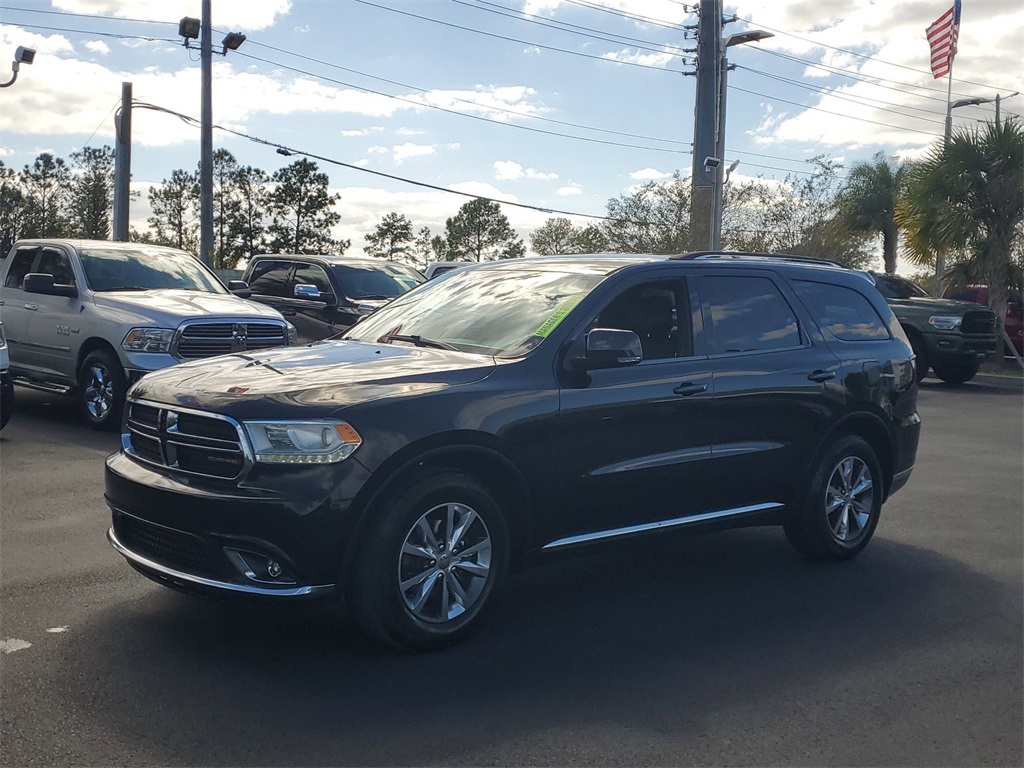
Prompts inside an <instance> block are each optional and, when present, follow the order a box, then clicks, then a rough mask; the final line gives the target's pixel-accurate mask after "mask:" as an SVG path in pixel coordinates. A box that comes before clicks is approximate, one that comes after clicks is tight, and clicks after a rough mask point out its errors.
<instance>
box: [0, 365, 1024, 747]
mask: <svg viewBox="0 0 1024 768" xmlns="http://www.w3.org/2000/svg"><path fill="white" fill-rule="evenodd" d="M17 394H18V402H17V411H16V413H15V416H14V418H13V419H12V421H11V423H10V425H9V426H8V427H7V428H5V429H4V431H3V432H2V433H0V622H2V628H0V642H2V643H3V646H2V650H3V653H2V654H0V665H2V666H0V699H2V707H0V725H2V728H0V765H3V766H36V765H40V766H41V765H48V766H52V765H89V766H101V765H102V766H107V765H117V766H129V765H130V766H143V765H146V766H148V765H175V766H178V765H181V766H185V765H629V766H637V765H1007V766H1019V765H1022V764H1024V747H1022V741H1024V736H1022V731H1024V726H1022V723H1024V706H1022V697H1024V691H1022V681H1024V599H1022V596H1024V561H1022V552H1024V509H1022V508H1024V409H1022V404H1024V398H1022V396H1021V393H1020V389H1019V388H1013V387H1006V386H1004V385H1003V383H1001V382H999V383H990V382H989V381H988V380H987V378H986V379H978V380H975V381H973V382H971V383H969V384H967V385H964V386H960V387H949V386H945V385H942V384H940V383H938V382H937V381H933V380H931V379H928V380H926V381H925V382H924V384H923V386H922V388H921V392H920V411H921V415H922V419H923V424H924V426H923V432H922V442H921V446H920V450H919V453H918V464H917V468H916V469H915V471H914V474H913V476H912V477H911V479H910V483H909V484H908V486H907V487H906V489H904V490H903V491H901V492H900V493H899V494H897V495H896V496H894V497H893V498H892V499H891V500H890V501H889V502H888V503H887V504H886V506H885V508H884V511H883V516H882V519H881V522H880V524H879V528H878V531H877V533H876V536H875V540H874V541H873V542H872V543H871V545H870V546H869V547H868V548H867V550H866V551H865V552H864V553H863V554H862V555H861V556H860V557H859V558H857V559H856V560H854V561H853V562H850V563H846V564H840V565H820V564H809V563H806V562H804V561H802V560H801V559H800V558H799V557H797V556H796V555H795V554H794V553H793V551H792V550H791V548H790V547H789V546H788V545H787V543H786V542H785V539H784V537H783V536H782V533H781V532H780V531H778V530H774V529H750V530H741V531H732V532H729V533H723V534H712V535H706V536H696V537H690V538H671V539H657V540H646V541H643V542H640V543H639V546H633V547H631V548H628V549H625V548H619V549H612V550H602V551H601V552H599V553H596V554H593V555H590V556H584V557H576V558H573V559H562V560H559V561H557V562H552V563H550V564H547V565H544V566H542V567H540V568H538V569H536V570H533V571H530V572H527V573H525V574H522V575H520V576H518V577H516V578H515V579H514V580H513V581H512V582H511V583H510V585H509V589H508V590H507V592H506V594H505V595H504V599H503V600H502V603H501V605H500V606H498V610H497V611H496V612H495V614H494V616H493V617H492V620H491V621H490V622H489V624H488V625H487V626H486V627H484V629H483V631H482V632H481V633H480V634H479V635H477V636H475V637H474V638H473V639H471V640H470V641H469V642H468V643H466V644H464V645H462V646H459V647H457V648H455V649H452V650H449V651H446V652H440V653H433V654H427V655H419V656H407V655H398V654H394V653H391V652H388V651H384V650H381V649H380V648H378V647H376V646H374V645H372V644H370V643H369V642H367V641H365V640H363V639H362V638H361V637H360V636H359V635H358V634H357V633H356V632H355V630H354V629H353V628H352V627H351V626H350V625H349V623H348V621H347V620H346V618H345V616H344V614H343V613H342V612H335V611H328V610H325V609H318V610H312V609H310V610H302V611H289V610H281V609H278V610H272V611H271V610H264V609H254V608H243V607H231V606H226V605H224V604H221V603H217V602H212V601H204V600H198V599H195V598H191V597H188V596H184V595H179V594H177V593H174V592H171V591H168V590H166V589H163V588H161V587H159V586H157V585H154V584H152V583H150V582H149V581H147V580H146V579H144V578H142V577H141V576H139V575H138V574H136V573H135V572H134V571H132V570H131V569H130V568H129V567H128V566H127V565H126V564H125V562H124V561H123V560H122V559H121V558H120V557H119V556H118V555H116V553H114V552H113V550H111V549H110V548H109V546H108V545H107V544H106V541H105V539H104V532H105V530H106V527H107V524H108V512H107V510H106V507H105V506H104V504H103V501H102V461H103V457H104V456H105V455H106V454H107V453H109V452H110V451H112V450H114V449H115V448H116V447H117V444H118V439H117V437H116V436H114V435H110V434H101V433H95V432H91V431H89V430H87V429H86V428H85V427H83V426H82V425H81V424H80V423H79V422H78V420H77V417H76V413H75V411H74V408H73V407H72V405H71V404H70V403H69V402H67V401H64V400H62V399H61V398H57V397H54V396H51V395H45V394H42V393H36V392H30V391H27V390H22V389H19V390H18V393H17Z"/></svg>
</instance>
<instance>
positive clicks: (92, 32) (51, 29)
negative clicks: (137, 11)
mask: <svg viewBox="0 0 1024 768" xmlns="http://www.w3.org/2000/svg"><path fill="white" fill-rule="evenodd" d="M7 26H13V25H11V24H8V23H0V27H7ZM17 26H19V27H24V28H25V29H42V30H45V31H47V32H68V33H72V34H80V35H96V36H98V37H113V38H117V39H118V40H145V41H147V42H150V43H177V42H178V41H177V40H171V39H169V38H166V37H150V36H149V35H119V34H115V33H114V32H96V31H95V30H91V29H66V28H63V27H47V26H43V25H41V24H18V25H17Z"/></svg>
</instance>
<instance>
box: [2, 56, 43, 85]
mask: <svg viewBox="0 0 1024 768" xmlns="http://www.w3.org/2000/svg"><path fill="white" fill-rule="evenodd" d="M35 60H36V51H35V49H34V48H26V47H25V46H23V45H19V46H18V49H17V50H16V51H15V52H14V61H13V62H11V72H12V74H11V79H10V80H8V81H7V82H6V83H0V88H6V87H7V86H9V85H14V81H15V80H17V79H18V70H19V69H21V65H22V64H31V63H32V62H33V61H35Z"/></svg>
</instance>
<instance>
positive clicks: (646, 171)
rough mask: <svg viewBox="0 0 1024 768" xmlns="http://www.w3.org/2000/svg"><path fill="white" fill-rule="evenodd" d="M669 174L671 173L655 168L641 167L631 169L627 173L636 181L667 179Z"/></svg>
mask: <svg viewBox="0 0 1024 768" xmlns="http://www.w3.org/2000/svg"><path fill="white" fill-rule="evenodd" d="M671 176H672V174H671V173H669V172H666V171H659V170H657V169H656V168H643V169H642V170H639V171H633V172H632V173H631V174H629V178H631V179H635V180H637V181H658V180H659V179H667V178H670V177H671Z"/></svg>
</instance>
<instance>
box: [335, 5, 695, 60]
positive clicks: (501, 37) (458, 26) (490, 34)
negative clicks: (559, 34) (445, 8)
mask: <svg viewBox="0 0 1024 768" xmlns="http://www.w3.org/2000/svg"><path fill="white" fill-rule="evenodd" d="M353 2H356V3H359V4H360V5H368V6H370V7H372V8H377V9H379V10H382V11H389V12H391V13H397V14H399V15H401V16H409V17H410V18H413V19H420V20H421V21H429V22H431V23H433V24H440V25H441V26H443V27H451V28H452V29H460V30H462V31H463V32H472V33H473V34H476V35H484V36H485V37H493V38H496V39H498V40H505V41H507V42H511V43H519V44H520V45H529V46H532V47H534V48H542V49H543V50H546V51H557V52H558V53H565V54H568V55H569V56H580V57H582V58H584V59H594V60H596V61H605V62H611V63H613V64H625V65H626V66H630V67H639V68H641V69H651V70H654V71H655V72H669V73H672V74H679V73H678V72H677V71H676V70H672V69H667V68H665V67H654V66H651V65H650V64H640V63H639V62H636V61H621V60H619V59H609V58H605V57H604V56H594V55H593V54H590V53H582V52H580V51H570V50H568V49H566V48H558V47H556V46H553V45H544V44H543V43H534V42H530V41H529V40H520V39H518V38H515V37H507V36H506V35H498V34H495V33H493V32H484V31H483V30H482V29H475V28H473V27H465V26H462V25H461V24H453V23H451V22H448V21H441V20H440V19H432V18H430V17H429V16H420V15H419V14H416V13H410V12H409V11H400V10H399V9H397V8H389V7H387V6H386V5H378V4H377V3H371V2H370V1H369V0H353Z"/></svg>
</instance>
